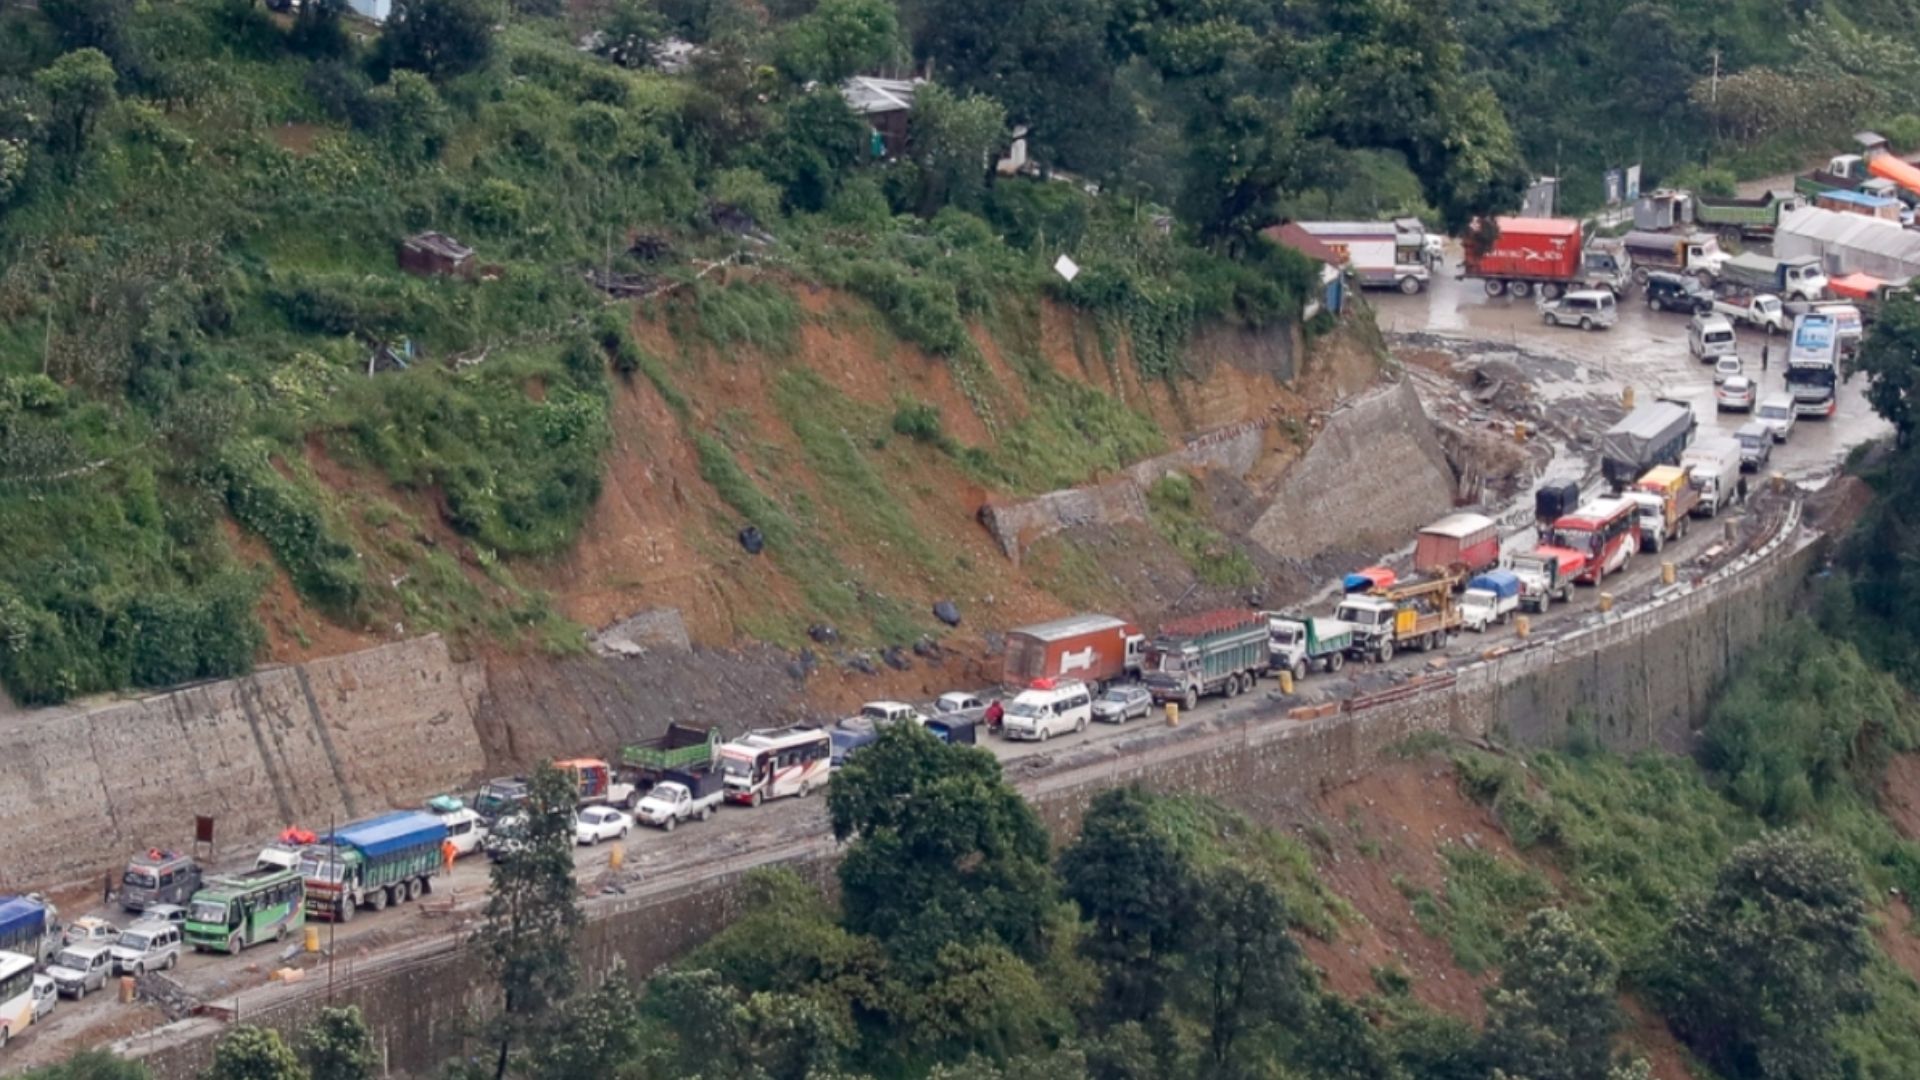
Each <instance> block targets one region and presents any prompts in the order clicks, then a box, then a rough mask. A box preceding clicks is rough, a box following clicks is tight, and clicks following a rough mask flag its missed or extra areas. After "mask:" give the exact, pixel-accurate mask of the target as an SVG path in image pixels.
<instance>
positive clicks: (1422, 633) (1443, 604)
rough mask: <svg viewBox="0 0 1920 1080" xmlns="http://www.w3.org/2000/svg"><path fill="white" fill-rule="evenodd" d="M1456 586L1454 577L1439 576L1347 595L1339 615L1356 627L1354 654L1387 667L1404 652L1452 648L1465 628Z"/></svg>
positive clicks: (1340, 618) (1340, 607)
mask: <svg viewBox="0 0 1920 1080" xmlns="http://www.w3.org/2000/svg"><path fill="white" fill-rule="evenodd" d="M1455 584H1456V582H1455V581H1454V580H1453V579H1452V578H1434V579H1431V580H1428V581H1416V582H1412V583H1411V584H1406V585H1396V586H1394V587H1393V588H1391V589H1382V590H1379V591H1377V592H1372V593H1364V594H1362V593H1349V594H1347V595H1346V596H1345V597H1342V598H1341V600H1340V606H1339V607H1338V608H1336V609H1334V613H1333V617H1334V618H1336V619H1339V620H1341V621H1342V622H1346V623H1350V624H1352V626H1353V645H1352V646H1351V648H1350V649H1349V650H1348V653H1349V655H1351V656H1352V657H1353V658H1354V659H1356V660H1373V661H1376V662H1379V663H1385V662H1386V661H1388V660H1391V659H1393V654H1394V653H1395V652H1396V651H1399V650H1404V649H1431V648H1435V647H1437V646H1440V645H1444V644H1446V642H1447V640H1448V639H1449V638H1450V637H1452V636H1453V634H1454V633H1455V632H1456V631H1458V630H1459V629H1460V607H1459V605H1458V604H1456V603H1454V599H1453V587H1454V585H1455Z"/></svg>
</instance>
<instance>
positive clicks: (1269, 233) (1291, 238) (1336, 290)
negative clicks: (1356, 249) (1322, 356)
mask: <svg viewBox="0 0 1920 1080" xmlns="http://www.w3.org/2000/svg"><path fill="white" fill-rule="evenodd" d="M1260 235H1262V236H1264V237H1266V238H1267V239H1269V240H1271V241H1273V242H1274V243H1276V244H1279V245H1280V246H1281V247H1284V248H1292V249H1293V250H1294V251H1297V252H1299V253H1300V254H1302V255H1305V256H1306V257H1307V258H1309V259H1312V260H1313V261H1314V262H1316V263H1319V264H1320V296H1319V297H1318V298H1317V299H1314V300H1310V301H1308V302H1307V306H1306V309H1305V310H1304V311H1302V312H1301V313H1300V314H1301V317H1302V318H1307V319H1311V318H1313V317H1314V316H1315V315H1318V314H1320V310H1321V308H1322V307H1324V308H1325V309H1326V310H1328V311H1331V312H1333V313H1334V314H1335V315H1338V314H1340V309H1341V307H1342V303H1343V301H1344V300H1345V299H1346V295H1345V293H1346V286H1345V280H1344V277H1343V274H1342V268H1343V267H1344V266H1346V263H1347V260H1346V257H1345V256H1343V255H1341V254H1340V253H1339V252H1337V251H1335V250H1334V249H1333V248H1332V247H1330V246H1328V245H1327V243H1326V242H1325V241H1322V240H1321V239H1320V238H1319V237H1317V236H1314V235H1313V234H1312V233H1310V232H1308V231H1307V230H1305V229H1303V228H1301V227H1300V226H1299V225H1298V224H1296V223H1295V222H1291V221H1289V222H1287V223H1286V224H1284V225H1273V226H1269V227H1268V228H1266V229H1264V230H1262V231H1261V234H1260Z"/></svg>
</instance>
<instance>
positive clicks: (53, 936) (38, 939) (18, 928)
mask: <svg viewBox="0 0 1920 1080" xmlns="http://www.w3.org/2000/svg"><path fill="white" fill-rule="evenodd" d="M59 924H60V913H59V912H58V911H57V910H56V909H55V908H54V906H53V905H52V904H49V903H47V902H46V900H45V899H43V898H41V897H39V896H0V950H5V951H7V952H17V953H25V954H27V955H28V956H31V957H33V958H34V959H36V960H38V961H41V962H42V963H44V962H46V961H48V960H51V959H52V958H53V954H54V953H55V952H57V951H58V950H59V948H60V932H59Z"/></svg>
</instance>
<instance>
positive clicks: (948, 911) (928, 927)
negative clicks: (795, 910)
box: [828, 724, 1056, 972]
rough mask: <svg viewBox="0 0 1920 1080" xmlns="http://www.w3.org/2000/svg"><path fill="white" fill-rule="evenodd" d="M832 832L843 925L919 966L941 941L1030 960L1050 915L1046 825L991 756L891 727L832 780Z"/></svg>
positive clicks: (924, 966) (926, 965)
mask: <svg viewBox="0 0 1920 1080" xmlns="http://www.w3.org/2000/svg"><path fill="white" fill-rule="evenodd" d="M828 809H829V811H830V813H831V815H832V819H833V834H834V836H835V837H837V838H839V839H841V840H850V841H852V844H851V846H850V847H849V848H848V850H847V855H846V858H845V859H844V860H843V861H842V862H841V864H840V886H841V904H842V906H843V908H844V909H845V911H846V920H847V924H848V927H849V928H850V929H852V930H854V931H855V932H857V933H866V934H872V935H873V936H875V937H876V938H878V939H879V940H880V941H881V942H882V944H883V945H884V946H885V948H886V949H887V951H888V952H889V954H890V955H892V956H894V957H895V958H897V959H898V960H900V961H902V962H903V963H904V964H905V966H906V967H908V968H909V969H910V970H911V969H918V970H920V971H921V972H928V971H930V970H931V968H932V964H933V961H934V959H935V957H936V956H937V955H938V954H939V953H940V950H941V949H942V948H943V947H944V946H946V945H948V944H952V943H970V942H975V941H980V940H982V939H984V940H988V941H997V942H999V943H1000V944H1003V945H1005V946H1007V947H1008V948H1009V949H1011V950H1012V951H1013V952H1014V953H1015V954H1016V955H1020V956H1025V957H1033V956H1036V955H1038V954H1039V952H1040V951H1041V949H1042V947H1043V945H1044V940H1043V938H1044V935H1043V928H1044V927H1045V925H1046V923H1047V920H1048V919H1049V918H1050V917H1051V916H1052V914H1053V910H1054V907H1055V904H1056V901H1055V900H1054V899H1053V897H1052V886H1051V877H1052V875H1051V873H1050V871H1049V867H1048V865H1047V833H1046V830H1045V829H1044V828H1042V827H1041V825H1040V819H1039V818H1037V817H1036V816H1034V813H1033V808H1032V807H1031V806H1029V805H1027V802H1026V800H1024V799H1022V798H1021V797H1020V794H1019V793H1018V792H1016V791H1014V790H1013V788H1011V787H1010V786H1008V784H1007V782H1006V778H1005V777H1003V776H1002V775H1001V773H1000V763H999V762H998V761H996V760H995V759H994V756H993V755H992V754H990V753H988V752H987V751H985V750H979V749H974V748H972V747H963V746H949V745H947V744H946V743H943V742H941V741H940V740H938V739H936V738H934V737H933V736H932V735H930V734H928V733H927V732H926V731H924V730H922V729H921V728H919V727H918V726H917V725H913V724H898V725H895V726H893V727H891V728H889V729H887V730H886V731H885V732H883V733H882V734H881V736H880V739H879V741H877V742H875V743H874V744H873V745H872V746H869V747H867V748H866V749H864V750H862V751H861V752H860V753H859V754H858V755H856V756H855V757H853V758H852V759H850V760H849V761H848V762H847V765H846V767H845V768H843V769H841V770H840V772H839V773H838V774H837V775H836V776H835V777H834V781H833V788H832V793H831V794H830V795H829V797H828Z"/></svg>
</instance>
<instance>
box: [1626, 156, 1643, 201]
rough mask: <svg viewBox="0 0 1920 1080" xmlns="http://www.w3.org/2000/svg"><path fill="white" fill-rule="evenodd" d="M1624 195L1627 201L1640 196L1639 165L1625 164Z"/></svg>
mask: <svg viewBox="0 0 1920 1080" xmlns="http://www.w3.org/2000/svg"><path fill="white" fill-rule="evenodd" d="M1626 195H1627V201H1628V202H1632V201H1633V200H1635V199H1638V198H1639V197H1640V166H1638V165H1629V166H1627V192H1626Z"/></svg>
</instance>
